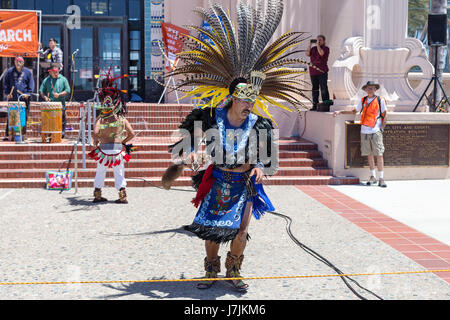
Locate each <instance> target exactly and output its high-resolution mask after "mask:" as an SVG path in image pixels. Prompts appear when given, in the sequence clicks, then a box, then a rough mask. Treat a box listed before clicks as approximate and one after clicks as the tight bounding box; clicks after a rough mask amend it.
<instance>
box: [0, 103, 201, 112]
mask: <svg viewBox="0 0 450 320" xmlns="http://www.w3.org/2000/svg"><path fill="white" fill-rule="evenodd" d="M7 105H8V103H7V102H6V101H1V102H0V106H7ZM41 106H42V103H41V102H35V101H33V102H32V103H31V104H30V112H32V111H39V112H40V110H41ZM80 106H81V105H80V103H66V110H69V111H78V110H80ZM127 109H128V111H172V112H174V111H192V110H193V109H194V105H192V104H156V103H127Z"/></svg>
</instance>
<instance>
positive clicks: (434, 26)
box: [428, 14, 447, 46]
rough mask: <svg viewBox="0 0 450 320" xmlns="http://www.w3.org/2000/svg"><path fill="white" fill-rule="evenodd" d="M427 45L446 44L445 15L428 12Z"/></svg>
mask: <svg viewBox="0 0 450 320" xmlns="http://www.w3.org/2000/svg"><path fill="white" fill-rule="evenodd" d="M428 45H429V46H446V45H447V15H446V14H429V15H428Z"/></svg>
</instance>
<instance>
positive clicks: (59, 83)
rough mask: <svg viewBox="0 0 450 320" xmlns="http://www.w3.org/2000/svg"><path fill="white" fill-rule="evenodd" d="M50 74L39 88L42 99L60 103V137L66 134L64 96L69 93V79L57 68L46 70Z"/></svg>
mask: <svg viewBox="0 0 450 320" xmlns="http://www.w3.org/2000/svg"><path fill="white" fill-rule="evenodd" d="M48 73H49V74H50V75H49V76H48V77H47V78H45V79H44V81H43V82H42V84H41V87H40V89H39V91H40V94H41V97H42V99H44V101H46V102H49V101H58V102H61V104H62V137H63V138H64V136H65V134H66V97H67V96H68V95H69V94H70V86H69V81H68V80H67V78H66V77H64V76H63V75H61V74H59V69H58V68H56V67H54V68H50V69H49V70H48Z"/></svg>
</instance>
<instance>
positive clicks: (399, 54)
mask: <svg viewBox="0 0 450 320" xmlns="http://www.w3.org/2000/svg"><path fill="white" fill-rule="evenodd" d="M364 9H365V25H364V34H363V36H362V37H351V38H348V39H346V40H345V41H344V43H343V48H342V54H341V56H340V57H339V58H338V59H337V60H336V62H335V63H334V64H333V66H332V67H331V70H330V80H331V83H330V87H331V90H332V92H333V93H334V95H335V105H334V106H333V110H340V109H343V108H345V107H347V106H349V105H354V104H356V103H357V102H358V101H359V100H360V99H361V97H362V96H363V95H364V94H365V93H364V92H363V91H362V90H361V87H362V85H363V84H364V83H366V82H367V81H369V80H372V81H376V82H378V83H379V84H380V85H381V89H380V90H379V91H378V92H377V93H378V94H379V95H382V96H383V97H385V98H386V101H387V103H388V107H389V109H390V111H412V110H413V109H414V106H415V104H416V103H417V101H418V100H419V98H420V96H421V94H422V93H423V91H424V90H425V88H426V86H427V84H428V82H429V79H431V77H432V75H433V66H432V65H431V63H430V62H429V61H428V59H427V55H426V52H425V48H424V46H423V45H422V43H421V42H420V41H419V40H417V39H413V38H408V37H407V28H408V0H395V1H389V0H365V3H364ZM413 66H419V67H420V68H421V69H422V72H423V78H422V79H423V80H422V81H421V83H420V84H419V85H418V86H417V87H416V88H415V89H413V88H411V86H410V85H409V83H408V80H407V76H408V71H409V70H410V68H411V67H413ZM425 102H426V100H425V99H424V100H423V102H422V103H423V104H425ZM421 110H422V111H423V110H424V108H421Z"/></svg>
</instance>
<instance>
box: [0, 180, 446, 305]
mask: <svg viewBox="0 0 450 320" xmlns="http://www.w3.org/2000/svg"><path fill="white" fill-rule="evenodd" d="M434 183H437V182H434ZM396 184H397V183H393V182H391V184H390V185H389V187H388V188H387V189H381V188H378V187H377V188H375V187H372V188H366V187H362V186H336V187H328V186H323V187H316V188H315V187H313V186H304V187H295V186H267V187H266V192H267V194H268V195H269V197H270V198H271V199H272V202H273V203H274V204H275V207H276V210H277V212H279V213H283V214H285V215H287V216H289V217H290V218H291V219H292V220H293V222H292V225H291V229H292V233H293V234H294V236H295V237H296V238H297V239H299V240H300V241H301V242H302V243H303V244H305V245H306V246H308V247H310V248H311V249H313V250H314V251H316V252H317V253H319V254H320V255H322V256H323V257H325V258H326V259H327V260H329V261H330V262H332V263H333V264H334V265H335V266H336V267H338V268H339V269H341V270H342V271H343V272H344V273H346V274H351V273H389V272H410V271H424V270H430V269H433V270H436V269H442V267H445V265H440V266H441V268H427V267H424V265H423V264H420V263H418V261H419V262H420V260H417V257H415V256H411V255H410V256H408V255H407V254H405V253H404V250H400V249H399V248H398V247H396V246H395V245H394V244H395V243H394V242H389V241H387V240H383V238H381V237H379V236H377V234H376V233H374V232H372V231H373V230H372V229H367V230H365V229H364V226H363V225H362V224H360V223H359V224H358V221H360V220H352V218H354V216H352V215H346V212H347V211H345V210H344V211H342V210H341V211H340V210H338V209H331V208H334V207H333V206H332V205H330V204H328V202H326V201H322V200H321V199H324V198H325V196H324V195H322V196H321V195H320V193H325V192H327V193H329V195H330V198H333V199H341V202H346V203H348V205H350V201H349V200H348V199H347V197H354V199H355V198H357V200H358V201H361V203H360V204H361V205H362V204H363V203H366V202H370V201H368V200H367V199H366V198H365V197H367V198H370V197H369V195H370V194H368V192H374V193H377V192H381V191H383V192H384V194H383V196H380V197H378V200H379V199H380V198H381V199H386V201H384V204H387V203H392V206H391V209H396V210H393V211H388V210H385V207H379V208H375V207H372V208H373V210H377V212H378V215H376V216H373V219H376V218H377V219H378V221H387V220H388V219H390V218H391V217H392V218H393V219H395V220H397V221H398V223H402V224H404V226H405V228H407V227H412V228H414V229H415V230H416V231H417V233H418V234H420V233H424V236H423V237H428V236H430V238H429V239H431V241H434V240H436V242H442V243H446V244H441V247H440V248H441V249H440V251H439V253H442V257H446V256H447V257H448V255H449V254H450V249H449V247H448V238H446V237H445V235H444V237H443V238H442V239H437V237H438V236H439V235H438V233H439V232H437V233H433V232H432V231H430V227H429V226H428V224H427V223H424V230H420V228H419V227H417V226H416V225H414V223H412V224H413V225H408V224H409V223H410V222H409V220H407V219H406V217H403V216H400V213H399V211H398V210H397V209H398V205H399V203H394V202H392V199H391V197H392V195H391V193H393V191H394V190H398V189H399V188H396ZM416 185H417V184H416ZM445 186H446V188H448V186H449V183H448V181H445ZM402 188H403V187H402ZM190 190H192V189H191V188H181V189H178V190H172V191H165V190H161V189H157V188H153V187H148V188H130V189H129V190H128V192H129V197H128V198H129V201H130V203H129V204H128V205H118V204H115V203H113V200H115V199H116V198H117V193H116V191H115V190H114V189H113V188H109V189H104V195H105V196H106V198H108V199H109V200H110V202H108V203H106V204H96V205H94V204H93V203H92V202H91V200H92V189H79V190H78V193H77V194H75V192H74V190H70V191H65V192H62V193H60V192H58V191H47V190H42V189H3V190H1V192H0V201H1V203H2V210H1V216H0V217H1V223H0V228H1V231H0V232H1V234H2V241H1V243H0V250H1V252H2V259H0V279H1V280H0V281H1V282H2V283H12V284H8V285H4V284H3V285H1V286H0V299H2V300H10V299H14V300H23V299H32V300H34V299H44V300H55V299H58V300H60V299H62V300H74V299H77V300H103V299H107V300H114V299H124V300H148V299H151V300H160V299H187V300H190V299H192V300H231V299H233V300H234V299H238V300H280V299H281V300H284V299H289V300H322V299H325V300H353V299H357V297H356V296H355V295H353V294H352V293H351V291H350V290H349V289H348V288H347V287H346V286H345V284H344V282H343V281H342V280H341V279H340V278H338V277H323V278H317V277H314V278H297V279H267V280H266V279H264V280H248V283H249V285H250V288H249V291H248V292H247V293H246V294H242V293H237V292H235V291H233V289H232V288H230V287H229V286H228V285H226V284H225V283H223V282H218V283H216V284H215V285H214V286H213V287H212V288H211V289H209V290H206V291H202V290H198V289H196V288H195V282H157V283H151V282H142V281H145V280H159V279H167V280H176V279H192V278H198V277H201V276H203V258H204V244H203V242H202V241H201V240H199V239H197V238H195V237H193V236H192V235H191V234H189V233H186V232H185V231H184V230H183V229H182V226H183V225H186V224H189V223H190V222H191V221H192V219H193V217H194V215H195V208H194V207H193V206H192V204H191V203H190V200H191V199H192V197H193V193H192V192H189V191H190ZM444 190H445V189H442V188H439V189H438V190H436V192H435V193H434V194H436V195H438V194H439V192H441V191H444ZM358 192H359V193H358ZM423 192H424V193H427V192H430V191H426V190H424V191H423ZM432 193H433V192H432ZM447 194H448V190H447ZM440 198H442V197H440ZM345 199H347V200H345ZM429 200H430V201H431V199H429ZM447 201H448V200H447ZM381 202H383V201H381ZM355 203H356V202H355ZM358 203H359V202H358ZM410 203H411V204H412V205H414V206H416V207H417V203H415V202H413V201H411V202H410ZM420 203H421V204H422V205H423V207H424V206H425V207H426V206H427V203H428V200H426V199H425V200H423V202H420ZM366 204H367V205H368V206H371V203H366ZM442 205H445V204H442ZM447 208H448V206H447ZM416 209H417V210H415V211H411V213H412V215H413V216H412V217H411V218H412V220H416V221H422V222H424V221H427V220H428V219H427V217H431V218H432V219H431V221H430V223H431V222H433V221H434V222H435V223H437V224H440V223H441V221H444V220H445V219H441V220H439V219H437V218H436V212H434V213H432V212H431V213H430V212H428V211H424V212H423V213H422V214H423V215H422V217H419V215H420V210H419V209H418V208H416ZM441 209H445V208H441ZM362 210H363V209H362ZM385 211H386V212H385ZM362 212H366V213H365V214H366V216H369V211H368V210H366V211H364V210H363V211H362ZM442 212H444V211H442ZM381 214H385V215H386V216H382V215H381ZM387 214H390V215H391V216H390V217H389V216H387ZM395 214H398V216H395ZM444 216H445V215H442V217H444ZM380 217H386V219H384V220H383V219H380ZM446 219H447V220H446V221H447V223H448V212H447V216H446ZM413 222H414V221H413ZM442 223H443V222H442ZM285 228H286V221H285V220H284V219H282V218H280V217H278V216H275V215H273V214H266V215H265V216H264V217H262V219H261V220H259V221H257V220H255V219H253V220H252V222H251V225H250V230H249V233H250V235H251V240H250V242H249V243H248V245H247V249H246V251H245V253H244V255H245V259H244V263H243V267H242V275H243V276H244V277H285V276H303V275H333V274H335V272H334V271H333V270H332V269H330V268H329V267H327V266H326V265H324V264H323V263H321V262H319V261H318V260H316V259H314V258H313V257H312V256H310V255H309V254H307V253H306V252H305V251H303V250H302V249H301V248H300V247H299V246H297V245H296V244H295V243H294V242H293V241H292V240H291V238H290V237H289V236H288V234H287V232H286V229H285ZM438 229H439V228H438ZM368 230H369V231H368ZM370 230H372V231H370ZM447 230H448V229H447ZM433 236H436V238H431V237H433ZM447 236H448V235H447ZM399 243H401V242H399ZM390 244H392V245H390ZM227 250H228V248H226V247H222V248H221V250H220V255H221V256H222V272H221V274H220V275H221V276H224V274H225V272H224V269H225V268H224V265H223V264H224V260H225V259H224V258H225V257H226V252H227ZM430 250H431V249H430ZM443 259H444V258H443ZM448 260H449V259H447V261H448ZM445 269H450V268H449V267H448V266H447V268H445ZM447 274H448V273H447ZM353 278H354V279H355V280H357V281H358V282H359V283H360V284H361V285H362V286H364V287H365V288H367V289H369V290H371V291H373V292H374V293H376V294H377V295H378V296H380V297H382V298H383V299H386V300H412V299H423V300H438V299H439V300H441V299H443V300H449V299H450V281H449V280H448V278H446V276H443V275H438V274H434V273H419V274H401V275H372V276H355V277H353ZM80 281H81V282H84V281H101V282H106V281H124V282H123V283H96V284H34V282H80ZM125 281H127V282H125ZM21 282H29V283H31V284H18V283H21ZM354 287H356V286H354ZM357 291H358V292H359V293H360V294H361V295H363V296H365V297H366V298H368V299H376V298H375V297H373V296H371V295H370V294H368V293H367V292H364V291H362V290H360V289H358V290H357Z"/></svg>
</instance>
